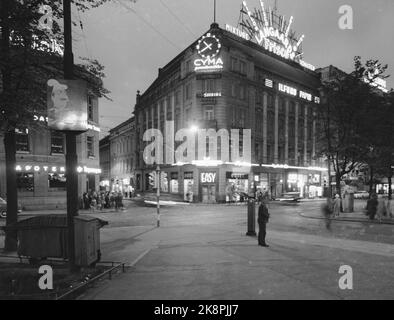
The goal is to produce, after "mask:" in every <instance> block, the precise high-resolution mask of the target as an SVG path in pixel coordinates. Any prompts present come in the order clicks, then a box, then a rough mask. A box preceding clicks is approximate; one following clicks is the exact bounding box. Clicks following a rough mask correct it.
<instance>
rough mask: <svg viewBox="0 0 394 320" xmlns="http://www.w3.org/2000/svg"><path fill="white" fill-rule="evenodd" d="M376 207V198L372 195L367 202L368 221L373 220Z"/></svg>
mask: <svg viewBox="0 0 394 320" xmlns="http://www.w3.org/2000/svg"><path fill="white" fill-rule="evenodd" d="M377 207H378V197H377V195H376V193H373V194H372V195H371V198H370V199H369V200H368V201H367V215H368V217H369V219H370V220H374V219H375V216H376V210H377Z"/></svg>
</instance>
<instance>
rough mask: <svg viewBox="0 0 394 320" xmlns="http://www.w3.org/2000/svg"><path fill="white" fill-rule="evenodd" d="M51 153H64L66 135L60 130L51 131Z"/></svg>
mask: <svg viewBox="0 0 394 320" xmlns="http://www.w3.org/2000/svg"><path fill="white" fill-rule="evenodd" d="M51 154H64V135H63V133H61V132H59V131H52V132H51Z"/></svg>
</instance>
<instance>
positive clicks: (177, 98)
mask: <svg viewBox="0 0 394 320" xmlns="http://www.w3.org/2000/svg"><path fill="white" fill-rule="evenodd" d="M180 103H181V99H180V92H179V91H177V92H175V105H176V106H179V104H180Z"/></svg>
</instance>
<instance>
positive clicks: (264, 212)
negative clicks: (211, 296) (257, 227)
mask: <svg viewBox="0 0 394 320" xmlns="http://www.w3.org/2000/svg"><path fill="white" fill-rule="evenodd" d="M269 218H270V214H269V213H268V208H267V206H266V205H265V204H263V203H262V204H261V205H260V206H259V215H258V217H257V223H258V224H263V223H268V220H269Z"/></svg>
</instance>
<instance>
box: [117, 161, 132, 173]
mask: <svg viewBox="0 0 394 320" xmlns="http://www.w3.org/2000/svg"><path fill="white" fill-rule="evenodd" d="M115 161H116V160H115ZM133 162H134V161H133V158H129V159H125V160H119V161H117V163H116V164H115V167H114V171H115V172H117V173H120V174H122V173H130V172H131V171H132V170H133Z"/></svg>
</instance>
